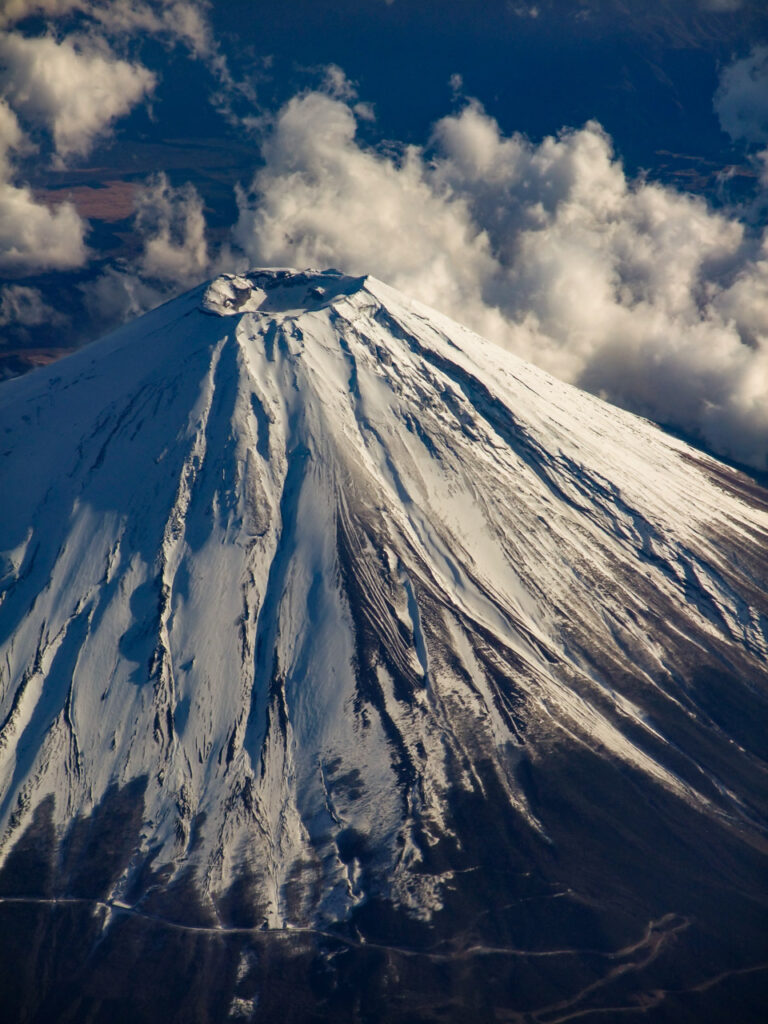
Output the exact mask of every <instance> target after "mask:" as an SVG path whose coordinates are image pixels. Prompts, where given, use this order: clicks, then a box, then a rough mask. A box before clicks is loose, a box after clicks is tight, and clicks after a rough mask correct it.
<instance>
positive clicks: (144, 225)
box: [135, 174, 209, 289]
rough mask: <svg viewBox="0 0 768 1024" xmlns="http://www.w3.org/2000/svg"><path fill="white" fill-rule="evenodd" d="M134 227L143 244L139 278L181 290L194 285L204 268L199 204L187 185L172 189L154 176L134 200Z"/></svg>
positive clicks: (205, 249)
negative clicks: (163, 283) (166, 284)
mask: <svg viewBox="0 0 768 1024" xmlns="http://www.w3.org/2000/svg"><path fill="white" fill-rule="evenodd" d="M135 227H136V230H137V231H138V233H139V234H140V235H141V236H142V238H143V241H144V249H143V252H142V255H141V258H140V260H139V265H138V266H139V271H140V273H141V275H142V276H143V277H148V278H152V279H154V280H156V281H163V282H168V283H171V284H173V285H174V286H175V287H176V288H179V289H180V288H182V287H184V286H187V285H190V284H197V283H198V282H199V281H200V280H201V279H202V278H203V276H204V274H205V272H206V270H207V268H208V265H209V258H208V243H207V241H206V236H205V216H204V213H203V201H202V199H201V198H200V195H199V193H198V192H197V190H196V189H195V187H194V186H193V185H191V184H190V183H189V182H188V183H187V184H186V185H183V186H181V187H180V188H173V187H172V186H171V184H170V182H169V181H168V178H167V177H166V175H165V174H158V175H156V176H155V177H154V178H152V179H150V181H149V182H148V183H147V184H146V186H145V187H144V188H143V189H142V190H141V191H140V192H139V194H138V196H137V213H136V222H135Z"/></svg>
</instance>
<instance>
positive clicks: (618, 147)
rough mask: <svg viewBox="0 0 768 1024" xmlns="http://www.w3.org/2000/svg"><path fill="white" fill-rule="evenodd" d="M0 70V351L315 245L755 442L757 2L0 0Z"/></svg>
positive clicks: (764, 433)
mask: <svg viewBox="0 0 768 1024" xmlns="http://www.w3.org/2000/svg"><path fill="white" fill-rule="evenodd" d="M0 89H1V90H2V93H1V94H0V95H2V100H1V101H0V341H1V343H0V369H1V368H2V367H3V366H5V367H8V368H9V367H12V366H14V365H17V364H18V355H19V352H20V351H21V352H23V351H27V352H29V351H31V350H33V349H40V348H61V347H72V346H75V345H79V344H82V343H84V342H86V341H88V340H91V339H93V338H95V337H97V336H99V335H100V334H102V333H104V332H105V331H107V330H109V329H110V328H112V327H113V326H115V325H116V324H118V323H119V322H121V321H123V320H125V319H129V318H131V317H133V316H136V315H138V314H140V313H141V312H142V311H144V310H145V309H148V308H151V307H152V306H153V305H156V304H157V303H158V302H161V301H164V300H165V299H167V298H169V297H171V296H172V295H173V294H176V293H178V292H179V291H182V290H184V289H186V288H188V287H191V286H192V285H194V284H195V283H197V282H198V281H200V280H203V279H205V278H207V277H209V276H211V275H212V274H215V273H217V272H221V271H223V270H227V269H231V270H238V269H243V268H244V267H246V266H248V265H252V264H253V263H254V262H258V263H290V264H293V265H300V266H304V265H307V264H313V263H316V262H320V263H328V264H333V265H337V266H339V267H341V269H345V270H348V271H350V272H354V273H363V272H366V271H369V272H372V273H374V274H376V275H377V276H380V277H382V278H384V279H385V280H388V281H389V282H390V283H392V284H395V285H396V286H398V287H401V288H402V289H403V290H405V291H409V292H410V293H411V294H414V295H416V296H417V297H419V298H421V299H423V300H424V301H427V302H429V303H431V304H433V305H435V306H437V307H438V308H441V309H442V310H443V311H445V312H446V313H448V314H449V315H451V316H454V317H455V318H456V319H459V320H462V321H463V322H465V323H467V324H468V325H469V326H470V327H472V328H474V329H476V330H478V331H480V332H481V333H484V334H487V335H488V336H490V337H492V338H493V339H494V340H496V341H498V343H499V344H502V345H504V346H505V347H509V348H511V349H512V350H513V351H516V352H518V353H519V354H520V355H522V356H523V357H524V358H528V359H533V360H534V361H537V362H539V363H540V364H541V365H543V366H544V367H545V368H546V369H548V370H550V371H551V372H553V373H555V374H556V375H558V376H560V377H562V378H564V379H566V380H569V381H572V382H573V383H576V384H578V385H579V386H582V387H586V388H588V389H589V390H591V391H593V392H595V393H598V394H601V395H602V396H604V397H606V398H607V399H609V400H610V401H614V402H616V403H618V404H620V405H623V406H625V407H627V408H629V409H631V410H632V411H635V412H639V413H641V414H643V415H647V416H650V417H652V418H654V419H656V420H658V421H659V422H662V423H665V424H667V425H669V426H672V427H673V428H675V429H677V430H679V431H682V432H683V433H685V434H687V435H690V436H691V437H694V438H696V439H697V440H698V441H699V442H700V443H702V444H703V445H705V446H706V447H708V448H709V449H710V450H712V451H714V452H717V453H719V454H721V455H723V456H725V457H729V458H732V459H736V460H737V461H740V462H743V463H745V464H749V465H752V466H755V467H757V468H764V467H765V459H766V451H767V450H768V383H767V382H768V241H767V240H766V239H767V236H766V230H765V225H766V209H768V200H767V199H766V197H767V196H768V15H766V14H765V13H764V5H763V4H762V3H758V2H750V0H647V2H643V3H640V2H639V0H638V2H637V3H635V2H628V0H623V2H622V0H602V2H600V0H583V2H570V3H565V2H560V0H540V2H538V3H535V4H534V3H531V2H526V3H522V2H517V0H509V2H496V3H486V4H482V5H481V4H478V3H476V2H472V0H442V2H431V0H393V2H391V3H387V2H385V0H359V2H357V3H351V2H347V0H337V2H335V3H333V4H321V3H317V2H310V0H284V2H281V3H271V2H261V3H259V2H245V0H235V2H228V3H217V2H214V3H204V2H200V0H109V2H105V0H6V2H5V4H4V6H3V13H2V14H0ZM14 360H16V362H15V363H14ZM6 372H10V370H9V369H8V370H7V371H6Z"/></svg>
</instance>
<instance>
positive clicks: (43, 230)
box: [0, 182, 87, 273]
mask: <svg viewBox="0 0 768 1024" xmlns="http://www.w3.org/2000/svg"><path fill="white" fill-rule="evenodd" d="M86 230H87V225H86V223H85V222H84V221H83V220H81V218H80V216H79V215H78V213H77V210H75V208H74V206H73V205H72V204H71V203H61V205H59V206H56V207H55V208H54V209H49V208H48V207H47V206H43V205H42V204H41V203H37V202H35V199H34V196H33V195H32V192H31V191H30V189H29V188H27V187H21V188H17V187H16V186H14V185H11V184H10V183H9V182H0V270H3V271H6V272H14V273H24V272H27V273H35V272H39V271H41V270H70V269H72V268H74V267H81V266H82V265H83V264H84V263H85V261H86V258H87V248H86V245H85V232H86Z"/></svg>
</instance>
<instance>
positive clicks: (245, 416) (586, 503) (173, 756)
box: [0, 271, 768, 1019]
mask: <svg viewBox="0 0 768 1024" xmlns="http://www.w3.org/2000/svg"><path fill="white" fill-rule="evenodd" d="M0 474H1V479H2V485H1V486H2V504H1V507H0V587H1V588H2V591H1V593H0V602H1V603H0V725H1V727H2V731H1V732H0V830H1V832H0V834H1V835H2V842H3V855H4V856H8V854H9V851H12V850H13V849H14V844H16V843H17V841H18V839H19V837H20V836H23V835H24V834H25V830H28V829H29V828H30V827H31V826H30V823H31V822H37V824H38V826H39V824H40V821H42V817H41V815H42V811H41V807H45V808H47V812H46V813H48V812H50V815H51V816H52V821H53V824H54V826H55V828H56V833H55V834H56V835H58V836H59V837H61V836H66V835H67V834H68V833H67V828H68V823H69V822H70V821H72V819H76V820H77V821H84V820H86V819H88V818H89V816H90V820H96V817H94V816H95V815H97V812H98V813H100V814H104V815H106V817H107V818H108V817H109V813H108V808H109V805H110V801H115V800H116V799H117V798H116V797H115V794H119V793H123V794H125V793H128V792H130V793H132V794H134V796H135V800H134V802H133V803H132V804H131V811H130V814H131V815H133V817H132V818H131V820H132V821H133V820H134V818H135V821H136V829H135V836H134V838H133V840H132V844H129V846H130V849H126V851H125V853H124V856H122V859H121V857H118V858H117V860H116V861H115V867H114V871H113V872H112V875H111V876H110V878H109V883H108V885H106V886H105V887H104V888H103V891H101V892H100V893H99V898H100V899H101V900H102V901H103V902H104V905H105V906H109V907H110V908H111V911H110V912H111V913H113V912H115V910H114V908H115V906H118V908H119V907H121V906H128V905H130V906H134V907H139V906H141V900H142V899H145V900H146V899H149V898H150V897H151V896H152V894H153V893H155V894H157V892H158V891H160V890H162V891H163V892H165V893H167V892H171V891H173V889H174V886H175V885H176V886H177V887H178V886H180V885H181V884H182V882H183V883H184V885H185V886H186V889H185V892H188V891H193V892H194V894H195V900H197V901H199V903H200V906H201V907H202V908H207V909H205V913H206V914H207V913H209V914H211V915H213V918H212V919H213V920H214V923H215V926H216V927H219V926H222V927H226V924H227V913H228V911H227V910H226V908H227V907H229V906H231V904H232V899H233V898H234V897H233V895H232V894H233V893H237V900H236V902H237V903H238V906H239V907H240V909H241V911H242V908H243V907H247V908H248V914H249V915H250V916H249V917H248V920H249V922H251V923H253V924H254V925H257V926H261V925H262V924H264V925H265V926H266V927H268V928H269V929H281V928H286V927H293V928H305V929H319V930H322V929H327V928H329V927H331V926H335V925H338V923H339V922H345V921H350V922H351V921H353V920H357V917H356V915H358V914H362V913H363V911H364V909H365V908H366V907H371V906H374V905H376V906H378V905H380V904H383V903H386V905H387V906H388V907H389V908H390V910H391V912H392V913H393V914H397V915H401V916H402V918H403V920H409V921H412V922H416V923H418V922H421V923H422V924H423V925H424V926H425V927H426V928H430V927H432V923H433V922H435V921H439V920H440V919H441V915H443V917H446V915H447V914H448V913H449V911H450V914H451V915H452V916H451V920H452V921H453V922H454V926H455V925H456V922H457V921H459V923H460V925H461V927H462V928H466V927H467V926H468V925H467V922H468V918H467V919H466V920H465V919H464V918H461V915H460V914H459V912H458V911H456V910H455V909H451V908H452V907H453V903H452V900H453V902H454V903H455V899H456V893H459V894H461V893H462V892H463V891H464V890H463V889H462V886H464V884H465V883H464V882H463V881H462V874H463V873H467V872H469V873H472V872H475V871H478V870H479V871H482V870H484V869H485V868H486V867H488V866H489V865H490V870H493V864H496V866H498V861H499V859H501V860H502V861H508V859H509V858H510V857H511V856H512V855H513V854H512V853H511V852H510V851H511V850H512V849H513V848H514V850H515V854H514V855H515V856H520V857H521V858H522V859H523V860H525V859H526V858H528V861H530V862H531V863H533V862H535V861H536V860H537V857H538V856H539V855H538V854H536V853H535V852H531V851H536V850H539V851H550V853H551V851H552V850H553V849H554V850H560V849H561V848H563V844H564V843H565V847H567V845H568V844H567V841H566V840H565V839H564V835H565V832H564V831H563V830H564V829H566V825H565V824H564V822H568V824H567V830H568V833H569V835H570V836H571V837H572V840H573V842H574V843H575V844H577V846H578V845H579V844H584V843H586V846H588V845H589V842H592V841H594V842H595V843H597V845H598V846H599V849H600V850H602V851H603V852H602V853H601V854H600V856H599V857H598V855H597V854H595V855H594V857H593V861H594V863H595V864H597V863H598V862H599V863H602V861H600V857H607V858H608V860H610V853H609V852H608V853H606V851H610V849H611V846H612V844H614V845H618V846H621V847H622V848H624V847H625V846H626V844H627V843H628V842H629V844H630V846H631V843H632V842H633V841H634V842H635V843H636V845H637V844H638V843H639V845H637V850H636V854H637V859H638V862H640V861H642V860H643V859H644V858H645V857H646V856H647V854H648V850H649V849H651V848H652V847H653V842H655V840H653V841H649V846H643V844H642V842H640V841H639V840H631V839H628V838H627V830H629V831H630V832H631V831H632V829H633V828H636V829H637V831H638V834H639V835H648V830H649V829H650V830H651V832H652V831H653V829H656V828H658V829H659V830H660V831H659V835H661V834H662V833H664V829H667V830H669V829H671V830H672V831H673V832H674V829H675V828H676V827H677V826H675V825H674V824H670V822H673V821H677V822H678V823H679V825H680V829H681V830H683V831H685V830H687V832H688V834H689V835H691V829H696V828H700V829H701V834H702V835H708V836H709V835H711V834H712V833H713V831H714V833H716V834H717V835H718V836H722V837H724V838H723V839H722V840H720V839H718V840H717V842H716V843H715V846H716V847H717V843H719V842H721V841H722V842H723V843H726V844H732V845H733V848H734V849H738V850H741V849H742V848H743V849H745V850H748V851H752V852H751V853H749V854H748V856H752V855H753V852H754V851H755V850H764V849H765V840H766V813H765V812H766V801H765V797H766V785H765V782H766V772H765V753H766V740H765V724H766V716H765V710H766V692H767V690H766V684H767V683H768V670H766V663H767V661H768V586H767V582H766V581H767V579H768V505H766V493H765V492H764V491H762V490H761V489H760V488H758V487H755V486H754V485H752V484H750V482H749V481H748V480H747V479H746V478H744V477H741V476H740V475H739V474H737V473H735V472H733V471H731V470H730V469H728V468H726V467H725V466H723V465H722V464H720V463H718V462H716V461H714V460H711V459H709V458H708V457H706V456H704V455H702V454H701V453H699V452H697V451H695V450H693V449H691V448H690V447H688V446H686V445H685V444H684V443H683V442H681V441H678V440H675V439H673V438H670V437H669V436H667V435H665V434H664V433H662V432H660V431H659V430H658V429H657V428H655V427H654V426H653V425H651V424H649V423H647V422H645V421H643V420H640V419H638V418H637V417H634V416H632V415H629V414H627V413H624V412H622V411H620V410H618V409H616V408H614V407H612V406H609V405H607V404H604V403H602V402H600V401H599V400H597V399H595V398H593V397H590V396H588V395H586V394H583V393H581V392H579V391H578V390H576V389H574V388H571V387H569V386H567V385H565V384H562V383H560V382H558V381H556V380H554V379H553V378H552V377H549V376H548V375H547V374H545V373H544V372H542V371H541V370H538V369H536V368H534V367H532V366H530V365H528V364H525V363H523V362H521V361H519V360H518V359H516V358H515V357H513V356H512V355H510V354H508V353H506V352H504V351H502V350H500V349H499V348H498V347H496V346H494V345H492V344H490V343H489V342H486V341H484V340H483V339H481V338H479V337H477V336H476V335H474V334H472V333H471V332H470V331H468V330H465V329H464V328H462V327H460V326H458V325H457V324H455V323H454V322H452V321H450V320H448V319H446V318H444V317H442V316H440V315H438V314H436V313H434V312H433V311H430V310H428V309H426V308H425V307H423V306H421V305H419V304H417V303H415V302H411V301H409V300H407V299H405V298H404V297H403V296H402V295H400V294H398V293H396V292H394V291H393V290H391V289H390V288H388V287H387V286H385V285H383V284H382V283H380V282H379V281H376V280H374V279H372V278H360V279H352V278H348V277H344V276H342V275H341V274H339V273H337V272H335V271H327V272H325V273H309V272H308V273H297V272H293V271H254V272H253V273H250V274H249V275H247V276H246V277H240V278H236V277H227V276H225V277H222V278H219V279H218V280H217V281H215V282H213V283H212V284H211V285H209V286H207V287H203V288H201V289H197V290H196V291H193V292H190V293H189V294H188V295H186V296H183V297H182V298H180V299H178V300H176V301H174V302H171V303H169V304H168V305H166V306H164V307H162V308H161V309H159V310H157V311H155V312H153V313H151V314H149V315H148V316H145V317H143V318H142V319H140V320H139V321H137V322H135V323H134V324H131V325H130V326H128V327H126V328H124V329H122V330H121V331H118V332H117V333H116V334H114V335H112V336H110V337H109V338H107V339H104V340H103V341H101V342H99V343H97V344H95V345H92V346H90V347H89V348H87V349H85V350H82V351H80V352H78V353H76V354H75V355H73V356H72V357H70V358H68V359H65V360H62V361H61V362H59V363H56V364H55V365H53V366H51V367H47V368H45V369H43V370H40V371H38V372H36V373H34V374H31V375H29V376H27V377H24V378H21V379H17V380H12V381H10V382H7V383H5V384H3V385H2V387H0ZM131 786H132V787H133V788H131ZM622 786H627V787H630V788H629V790H628V792H630V791H631V793H632V794H634V796H633V797H632V799H633V800H634V799H636V800H637V806H634V807H632V808H631V809H630V808H629V807H628V806H627V804H626V801H625V798H624V796H622V795H620V790H621V787H622ZM136 794H138V796H136ZM51 797H53V800H51V799H50V798H51ZM46 798H48V799H46ZM115 806H117V805H115ZM125 806H127V805H125V802H123V804H121V805H120V807H121V808H122V810H121V811H120V813H121V814H123V813H128V812H126V811H125ZM482 807H484V808H485V809H486V811H485V812H483V813H486V812H487V814H488V820H489V821H491V822H493V821H496V822H498V821H501V820H502V819H503V820H504V821H509V822H513V823H514V824H513V826H510V828H512V829H513V832H514V839H511V838H510V835H511V833H510V832H509V829H507V832H506V833H504V835H506V839H505V838H504V837H503V836H501V833H499V834H498V835H496V836H495V838H489V837H488V835H487V831H488V828H489V827H490V826H489V825H488V821H486V819H485V818H483V816H482V813H481V811H480V810H479V808H482ZM137 808H138V809H137ZM468 808H472V810H467V809H468ZM569 815H570V817H569ZM654 815H656V816H657V817H654ZM590 816H592V817H590ZM623 816H626V820H624V818H623ZM598 818H599V819H600V820H601V821H602V823H603V827H605V828H608V829H610V827H614V828H615V830H616V831H615V835H614V836H613V837H612V836H611V835H610V834H605V835H603V836H602V837H597V838H596V836H597V833H598V832H599V828H598V827H597V825H596V822H597V820H598ZM657 819H658V820H657ZM609 820H610V821H612V826H609V824H608V821H609ZM578 822H581V823H582V824H583V827H584V831H585V833H589V834H590V835H591V838H590V839H589V840H586V841H585V840H584V839H583V836H581V834H580V832H579V826H577V823H578ZM660 823H661V824H660ZM506 827H507V826H505V828H506ZM70 831H71V827H70ZM473 834H474V835H475V838H477V837H478V836H480V835H483V836H485V838H484V839H483V840H482V842H481V843H479V845H478V846H477V849H475V848H474V847H473V846H472V842H473V840H472V835H473ZM664 834H666V833H664ZM658 841H659V842H662V840H661V839H659V840H658ZM94 842H96V844H97V846H98V837H97V839H96V840H94ZM505 843H506V846H505V845H504V844H505ZM717 848H718V849H719V847H717ZM728 848H729V849H730V848H731V847H730V846H729V847H728ZM596 849H597V847H596ZM483 850H485V851H486V853H485V855H484V854H483V852H482V851H483ZM523 850H525V851H528V852H527V853H525V854H523V852H522V851H523ZM571 852H573V851H571ZM484 856H485V858H486V861H487V863H485V861H484V859H483V858H484ZM542 856H544V855H543V854H542ZM547 856H550V854H547ZM562 856H563V857H564V860H563V862H562V864H561V867H560V868H559V869H556V868H555V867H552V866H551V865H550V867H549V868H547V870H546V871H545V872H544V873H543V874H542V879H543V880H542V881H541V885H542V886H543V887H544V889H542V891H541V892H539V893H537V894H536V898H537V899H538V898H544V896H548V897H550V898H552V897H553V896H554V894H555V890H556V889H557V886H558V885H560V889H557V892H558V893H559V894H560V895H561V896H564V895H565V893H566V889H567V887H570V891H571V892H572V893H575V895H574V899H576V900H577V901H578V900H581V903H580V905H581V906H583V904H584V900H585V899H587V896H586V895H585V891H584V892H581V894H580V895H579V894H578V893H576V889H575V882H574V878H573V877H571V876H568V877H566V876H567V875H568V869H566V867H564V866H563V865H564V864H565V863H566V861H567V860H568V855H566V854H565V853H563V854H562ZM584 856H585V858H586V861H588V860H589V855H588V854H587V853H586V852H585V854H584ZM624 856H625V855H624V853H622V854H621V857H624ZM621 857H620V858H619V859H621ZM683 859H685V858H683ZM630 860H631V858H630ZM528 861H526V863H528ZM586 861H585V862H586ZM538 863H539V866H540V864H541V861H539V862H538ZM686 863H688V862H686ZM529 866H530V865H529ZM523 868H524V865H521V866H520V868H519V872H518V873H519V874H520V876H521V877H522V876H523V875H524V874H525V871H524V870H523ZM516 870H517V869H516ZM595 870H598V869H595ZM633 870H634V869H633ZM740 870H741V869H740ZM627 871H629V869H627ZM529 874H530V871H529ZM70 877H71V873H70ZM622 877H623V876H622ZM584 884H585V886H586V887H587V888H589V886H588V885H587V883H586V882H585V883H584ZM617 884H618V883H617ZM622 884H623V883H622ZM547 887H548V888H547ZM473 891H474V890H473ZM518 895H519V897H520V899H521V900H523V899H529V898H534V896H533V895H532V894H531V893H528V892H526V893H523V894H518ZM228 899H229V903H228V902H227V900H228ZM467 899H468V900H469V904H470V905H472V906H474V903H473V902H472V899H475V898H474V897H473V898H472V899H469V897H467ZM485 899H486V897H485V896H482V897H480V896H477V897H476V899H475V902H476V903H482V902H483V900H485ZM475 909H476V908H475ZM666 909H668V910H670V911H674V910H675V909H676V908H675V907H667V908H666ZM200 913H203V910H200ZM457 915H458V916H457ZM230 916H231V915H230ZM640 916H642V914H640ZM446 919H447V918H446ZM361 920H362V918H361ZM414 926H415V925H414ZM628 927H629V926H628ZM662 930H663V929H662ZM742 966H743V964H741V965H740V967H739V969H741V967H742ZM724 969H725V968H724ZM254 1005H255V1004H254ZM249 1012H250V1011H249ZM563 1019H565V1018H563Z"/></svg>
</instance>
